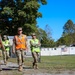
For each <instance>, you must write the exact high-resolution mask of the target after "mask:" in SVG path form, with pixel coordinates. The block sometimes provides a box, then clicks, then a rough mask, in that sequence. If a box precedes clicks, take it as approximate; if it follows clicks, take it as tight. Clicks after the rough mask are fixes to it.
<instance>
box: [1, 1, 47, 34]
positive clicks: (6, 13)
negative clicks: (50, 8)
mask: <svg viewBox="0 0 75 75" xmlns="http://www.w3.org/2000/svg"><path fill="white" fill-rule="evenodd" d="M41 4H43V5H45V4H47V1H46V0H0V32H3V31H5V32H6V33H7V34H8V35H14V34H15V32H16V29H17V27H20V26H21V27H23V30H24V33H25V34H27V35H29V34H31V32H37V31H38V29H37V25H36V24H37V21H36V19H37V18H39V17H42V13H40V12H38V9H39V8H40V5H41Z"/></svg>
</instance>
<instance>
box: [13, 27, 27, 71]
mask: <svg viewBox="0 0 75 75" xmlns="http://www.w3.org/2000/svg"><path fill="white" fill-rule="evenodd" d="M22 32H23V31H22V27H19V28H18V34H17V35H15V36H14V39H13V53H16V55H17V62H18V65H19V69H18V70H19V71H22V70H23V63H24V52H25V50H27V36H26V35H24V34H22ZM14 48H15V49H14Z"/></svg>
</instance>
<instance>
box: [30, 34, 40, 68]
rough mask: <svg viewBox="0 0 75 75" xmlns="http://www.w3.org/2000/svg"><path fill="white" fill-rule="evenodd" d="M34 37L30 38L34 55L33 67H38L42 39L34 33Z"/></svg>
mask: <svg viewBox="0 0 75 75" xmlns="http://www.w3.org/2000/svg"><path fill="white" fill-rule="evenodd" d="M31 36H32V39H31V40H30V45H31V52H32V56H33V59H34V61H33V68H34V69H38V57H39V53H40V46H41V43H40V41H39V40H38V39H37V38H36V34H35V33H32V35H31Z"/></svg>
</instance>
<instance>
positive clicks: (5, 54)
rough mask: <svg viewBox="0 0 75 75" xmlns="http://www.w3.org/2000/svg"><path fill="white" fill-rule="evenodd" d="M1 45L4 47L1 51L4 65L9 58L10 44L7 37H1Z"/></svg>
mask: <svg viewBox="0 0 75 75" xmlns="http://www.w3.org/2000/svg"><path fill="white" fill-rule="evenodd" d="M2 43H3V45H4V47H5V50H2V51H3V60H4V63H5V64H7V61H8V59H9V57H10V56H9V50H10V42H9V40H8V37H7V35H3V39H2Z"/></svg>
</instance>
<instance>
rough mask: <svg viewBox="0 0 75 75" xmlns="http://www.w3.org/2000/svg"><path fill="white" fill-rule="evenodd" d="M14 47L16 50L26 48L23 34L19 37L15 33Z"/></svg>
mask: <svg viewBox="0 0 75 75" xmlns="http://www.w3.org/2000/svg"><path fill="white" fill-rule="evenodd" d="M15 44H16V45H15V48H16V50H19V49H22V50H25V49H26V40H25V35H22V37H21V38H19V37H18V36H17V35H16V36H15Z"/></svg>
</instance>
